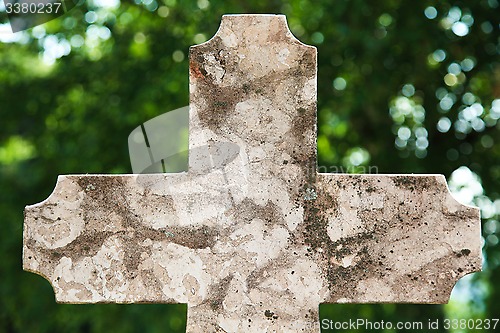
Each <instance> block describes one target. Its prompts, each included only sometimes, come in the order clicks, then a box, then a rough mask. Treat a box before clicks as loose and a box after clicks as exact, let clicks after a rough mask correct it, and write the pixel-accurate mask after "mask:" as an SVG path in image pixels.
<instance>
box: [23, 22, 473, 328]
mask: <svg viewBox="0 0 500 333" xmlns="http://www.w3.org/2000/svg"><path fill="white" fill-rule="evenodd" d="M190 98H191V104H190V117H189V126H190V129H189V130H190V132H189V147H190V155H189V171H188V172H182V173H171V174H149V175H138V174H133V175H67V176H59V178H58V181H57V185H56V187H55V189H54V192H53V193H52V194H51V195H50V197H49V198H48V199H46V200H45V201H43V202H41V203H39V204H36V205H32V206H28V207H26V210H25V223H24V247H23V265H24V269H25V270H27V271H31V272H34V273H37V274H40V275H42V276H43V277H45V278H46V279H47V280H48V281H49V282H50V283H51V284H52V286H53V288H54V292H55V296H56V300H57V302H61V303H100V302H103V303H110V302H114V303H135V302H149V303H187V304H188V319H187V331H188V332H299V331H300V332H319V321H318V311H319V304H320V303H374V302H392V303H445V302H447V301H448V299H449V296H450V292H451V290H452V288H453V286H454V284H455V283H456V281H457V280H458V279H460V278H461V277H462V276H464V275H465V274H468V273H471V272H476V271H479V270H480V269H481V240H480V219H479V210H478V209H477V208H473V207H467V206H464V205H461V204H460V203H458V202H457V201H455V200H454V199H453V197H452V196H451V195H450V193H449V191H448V187H447V184H446V181H445V178H444V177H443V176H442V175H350V174H321V173H316V168H315V165H316V49H315V48H314V47H311V46H307V45H304V44H302V43H301V42H300V41H298V40H297V39H295V38H294V36H293V35H292V34H291V33H290V31H289V29H288V27H287V23H286V19H285V17H284V16H282V15H226V16H224V17H223V18H222V23H221V26H220V28H219V30H218V32H217V34H216V35H215V36H214V37H213V38H212V39H210V40H209V41H208V42H206V43H203V44H201V45H197V46H194V47H192V48H191V49H190ZM221 143H231V144H233V145H237V146H238V147H239V150H238V151H237V155H236V157H235V158H233V159H232V160H230V161H229V162H228V163H227V164H225V165H224V166H223V167H220V168H216V169H212V170H209V171H207V168H206V163H207V162H206V161H207V158H206V156H204V153H203V151H204V150H202V149H198V150H197V149H196V147H200V146H209V147H213V149H214V151H215V153H214V154H213V155H214V156H218V155H217V149H219V148H220V147H224V146H223V145H220V144H221ZM217 147H219V148H217ZM219 150H220V149H219ZM192 152H194V153H192ZM219 153H221V152H219Z"/></svg>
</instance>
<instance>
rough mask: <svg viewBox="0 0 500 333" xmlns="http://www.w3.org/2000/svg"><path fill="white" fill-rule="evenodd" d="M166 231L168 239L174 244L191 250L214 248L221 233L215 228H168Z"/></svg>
mask: <svg viewBox="0 0 500 333" xmlns="http://www.w3.org/2000/svg"><path fill="white" fill-rule="evenodd" d="M162 230H164V232H165V234H166V236H167V239H168V240H170V241H171V242H172V243H175V244H178V245H181V246H185V247H188V248H191V249H204V248H207V247H212V246H213V245H214V244H215V242H216V241H217V237H218V235H219V233H218V232H217V230H216V229H215V228H210V227H207V226H201V227H196V228H195V227H168V228H165V229H162Z"/></svg>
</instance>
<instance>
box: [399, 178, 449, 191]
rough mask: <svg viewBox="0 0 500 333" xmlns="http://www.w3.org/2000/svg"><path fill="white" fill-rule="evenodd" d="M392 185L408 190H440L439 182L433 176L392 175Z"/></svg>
mask: <svg viewBox="0 0 500 333" xmlns="http://www.w3.org/2000/svg"><path fill="white" fill-rule="evenodd" d="M391 179H392V181H393V183H394V185H396V186H398V187H402V188H405V189H407V190H410V191H419V192H420V191H422V190H436V189H438V190H439V191H440V190H441V187H442V186H440V184H439V182H438V181H437V180H436V177H433V176H427V177H426V176H419V177H416V176H393V177H391Z"/></svg>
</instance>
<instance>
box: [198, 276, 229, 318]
mask: <svg viewBox="0 0 500 333" xmlns="http://www.w3.org/2000/svg"><path fill="white" fill-rule="evenodd" d="M232 280H233V275H232V274H230V275H228V276H226V277H225V278H224V279H222V280H220V281H219V282H218V283H215V284H212V285H211V286H210V288H209V291H208V298H207V300H206V301H205V303H208V305H209V306H210V308H211V309H212V310H213V311H217V310H221V307H222V302H223V301H224V299H225V298H226V296H227V293H228V291H229V285H230V283H231V281H232Z"/></svg>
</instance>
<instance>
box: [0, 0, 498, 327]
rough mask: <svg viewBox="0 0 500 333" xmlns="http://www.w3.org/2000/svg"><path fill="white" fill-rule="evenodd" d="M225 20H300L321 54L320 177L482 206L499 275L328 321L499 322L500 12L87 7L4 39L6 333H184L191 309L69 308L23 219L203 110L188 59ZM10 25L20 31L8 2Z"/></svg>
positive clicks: (116, 1) (114, 0)
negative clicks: (60, 185)
mask: <svg viewBox="0 0 500 333" xmlns="http://www.w3.org/2000/svg"><path fill="white" fill-rule="evenodd" d="M0 3H1V2H0ZM226 13H283V14H286V15H287V17H288V22H289V26H290V29H291V31H292V32H293V33H294V34H295V36H297V38H299V39H300V40H301V41H303V42H304V43H307V44H311V45H315V46H316V47H317V48H318V149H319V165H320V169H319V170H320V171H326V172H341V171H343V172H373V170H375V171H378V172H380V173H412V172H414V173H443V174H445V175H446V176H447V177H448V179H449V182H450V188H451V190H452V191H453V192H454V193H455V194H456V195H457V198H459V199H460V200H462V202H464V203H469V204H474V205H478V206H479V207H480V208H481V212H482V218H483V239H484V254H485V260H486V261H485V267H484V272H482V273H479V274H475V275H474V276H472V278H468V279H465V280H466V281H464V283H462V284H461V285H462V288H458V287H457V289H460V292H457V294H456V295H457V296H456V298H455V297H454V298H453V301H452V303H451V304H450V305H447V306H430V305H393V304H386V305H328V306H322V308H321V316H322V317H328V318H331V319H339V320H340V319H345V318H359V317H363V318H367V319H371V320H376V319H384V320H386V321H387V320H393V321H397V320H421V321H425V322H427V320H428V319H430V318H444V317H450V318H458V319H460V318H494V317H495V316H497V317H498V314H499V313H500V303H499V302H497V301H496V300H498V299H500V284H499V283H498V281H500V268H499V265H500V249H499V245H498V243H499V238H498V237H499V233H500V223H499V221H498V219H499V216H500V193H499V191H500V190H499V189H500V163H498V162H499V161H500V144H498V143H499V142H500V123H499V122H498V120H499V119H500V61H499V54H500V28H499V23H500V5H499V2H498V0H478V1H455V0H443V1H437V2H433V1H401V0H379V1H376V2H375V1H372V2H369V1H361V0H350V1H346V0H337V1H326V0H318V1H310V0H291V1H287V2H285V1H278V0H269V1H257V0H248V1H222V0H197V1H179V0H134V1H121V2H120V0H87V1H86V2H84V3H83V4H82V5H80V6H78V7H76V8H74V9H73V10H71V11H70V12H69V13H68V14H66V15H64V16H62V17H60V18H58V19H56V20H53V21H51V22H49V23H46V24H44V25H41V26H37V27H35V28H33V29H30V30H28V31H23V32H18V33H16V34H9V33H0V124H1V126H0V128H1V130H0V188H1V189H2V191H1V192H0V216H1V226H0V228H1V229H0V279H1V283H0V332H107V331H116V332H138V331H141V330H142V331H146V332H182V331H183V329H184V325H185V324H184V321H185V311H186V308H185V306H175V305H127V306H124V305H58V304H55V302H54V296H53V292H52V289H51V287H50V285H49V283H48V282H47V281H45V280H44V279H42V278H41V277H39V276H36V275H34V274H30V273H26V272H22V269H21V267H22V266H21V252H22V223H23V215H22V211H23V208H24V206H25V205H27V204H33V203H36V202H40V201H42V200H43V199H45V198H46V197H47V196H48V195H49V194H50V193H51V191H52V189H53V188H54V185H55V182H56V178H57V175H58V174H72V173H128V172H130V170H131V168H130V164H129V159H128V150H127V137H128V134H129V133H130V131H132V130H133V129H134V128H135V127H136V126H138V125H140V124H142V123H143V122H144V121H146V120H149V119H151V118H153V117H155V116H158V115H160V114H163V113H164V112H167V111H169V110H173V109H176V108H178V107H181V106H184V105H187V104H188V102H189V101H188V59H187V52H188V48H189V46H190V45H193V44H198V43H201V42H204V41H206V40H207V39H209V38H210V37H211V36H212V35H213V34H214V33H215V31H216V30H217V28H218V25H219V22H220V18H221V15H223V14H226ZM0 15H1V16H0V22H3V23H4V24H3V25H0V27H1V28H2V29H0V30H1V31H5V29H4V28H6V27H7V25H6V24H7V18H6V15H5V7H4V6H3V5H1V4H0ZM373 167H375V169H373ZM455 331H457V330H455ZM457 332H458V331H457Z"/></svg>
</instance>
